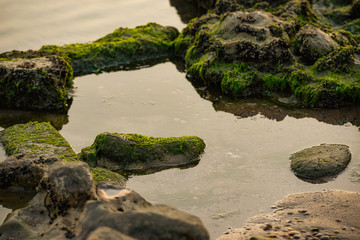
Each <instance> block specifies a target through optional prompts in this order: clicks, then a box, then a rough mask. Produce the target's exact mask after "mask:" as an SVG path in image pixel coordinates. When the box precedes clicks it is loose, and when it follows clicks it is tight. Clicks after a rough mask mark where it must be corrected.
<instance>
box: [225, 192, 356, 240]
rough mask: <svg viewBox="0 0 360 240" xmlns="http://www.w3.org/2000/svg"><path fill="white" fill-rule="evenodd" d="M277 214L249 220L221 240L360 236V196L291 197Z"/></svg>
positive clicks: (279, 206)
mask: <svg viewBox="0 0 360 240" xmlns="http://www.w3.org/2000/svg"><path fill="white" fill-rule="evenodd" d="M276 207H277V209H276V210H275V212H274V213H271V214H267V215H259V216H256V217H253V218H250V219H249V220H248V223H247V224H246V225H245V226H244V227H243V228H239V229H233V230H230V231H229V232H227V233H226V234H225V235H223V236H221V237H220V238H219V240H232V239H237V240H238V239H244V240H245V239H254V240H255V239H259V240H260V239H274V238H275V239H342V240H353V239H357V238H358V237H359V236H360V228H359V221H358V220H359V215H360V194H359V193H354V192H347V191H336V190H335V191H328V192H315V193H301V194H291V195H289V196H287V197H286V198H285V199H284V200H282V201H279V202H278V203H277V206H276Z"/></svg>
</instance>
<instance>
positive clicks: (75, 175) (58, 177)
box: [48, 161, 96, 211]
mask: <svg viewBox="0 0 360 240" xmlns="http://www.w3.org/2000/svg"><path fill="white" fill-rule="evenodd" d="M48 189H49V191H50V198H51V199H52V201H53V202H56V204H57V205H58V207H59V208H60V206H61V207H63V208H70V207H72V208H74V207H77V208H79V207H80V208H81V207H83V205H84V204H85V202H86V201H87V200H90V199H95V198H96V197H95V185H94V181H93V178H92V173H91V170H90V168H89V166H88V165H87V164H86V163H84V162H79V161H77V162H57V163H55V164H53V165H52V166H51V168H50V171H49V185H48ZM63 210H64V211H66V210H67V209H63Z"/></svg>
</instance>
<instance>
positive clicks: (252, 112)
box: [191, 82, 360, 126]
mask: <svg viewBox="0 0 360 240" xmlns="http://www.w3.org/2000/svg"><path fill="white" fill-rule="evenodd" d="M191 83H192V85H193V86H194V88H195V89H196V91H197V93H198V94H199V95H200V96H201V97H202V98H204V99H206V100H209V101H211V102H212V103H213V107H214V109H215V110H216V111H223V112H228V113H231V114H234V115H235V116H237V117H239V118H248V117H253V116H256V115H257V114H261V115H263V116H265V117H266V118H268V119H271V120H276V121H283V120H284V119H285V118H286V117H287V116H289V117H294V118H297V119H300V118H314V119H316V120H318V121H320V122H324V123H328V124H333V125H344V124H352V125H355V126H360V105H357V106H347V107H342V108H338V109H321V108H317V109H310V108H304V107H302V106H300V105H299V104H298V103H297V102H296V99H295V97H294V96H287V95H284V96H282V95H276V94H275V95H274V96H273V97H269V98H262V99H261V98H260V99H259V98H257V99H255V98H244V99H236V100H235V99H231V98H229V97H224V96H221V92H219V90H218V89H215V88H212V87H205V86H202V85H201V83H198V82H191Z"/></svg>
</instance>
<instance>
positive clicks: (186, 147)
mask: <svg viewBox="0 0 360 240" xmlns="http://www.w3.org/2000/svg"><path fill="white" fill-rule="evenodd" d="M204 148H205V143H204V141H203V140H201V139H200V138H198V137H171V138H160V137H157V138H155V137H146V136H142V135H139V134H123V133H102V134H99V135H98V136H97V137H96V139H95V141H94V144H93V145H92V146H90V147H87V148H84V149H83V150H82V151H81V158H82V159H83V160H84V161H85V162H88V163H89V164H90V165H91V166H100V167H104V168H107V169H110V170H117V171H124V172H136V173H151V172H154V171H157V170H163V169H166V168H171V167H185V166H189V165H194V164H197V163H198V161H199V157H200V155H201V154H202V153H203V152H204Z"/></svg>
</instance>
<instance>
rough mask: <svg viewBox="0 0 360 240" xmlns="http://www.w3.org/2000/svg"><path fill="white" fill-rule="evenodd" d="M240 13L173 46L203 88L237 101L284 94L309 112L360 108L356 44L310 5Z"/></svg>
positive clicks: (201, 24)
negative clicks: (352, 106) (351, 107)
mask: <svg viewBox="0 0 360 240" xmlns="http://www.w3.org/2000/svg"><path fill="white" fill-rule="evenodd" d="M221 3H222V2H221V1H219V2H218V6H219V7H220V6H221ZM223 3H224V4H225V3H227V1H224V2H223ZM225 5H226V4H225ZM230 5H231V4H230ZM230 5H229V6H230ZM258 6H260V5H258ZM233 10H234V9H233V8H232V7H231V8H230V9H227V8H224V10H221V11H220V9H218V12H217V13H219V14H220V15H217V14H214V13H209V14H207V15H204V16H202V17H200V18H198V19H194V20H193V21H191V22H190V23H189V24H188V26H187V27H186V28H185V29H183V31H182V32H181V33H180V35H179V37H178V38H177V39H176V40H175V41H173V43H172V47H173V50H174V53H175V54H176V55H178V56H180V57H182V58H183V59H184V60H185V65H186V69H187V78H188V79H189V80H190V81H191V82H192V83H193V85H194V86H195V87H196V88H200V87H204V86H206V87H207V88H208V89H214V92H216V93H217V94H219V93H221V94H223V95H229V96H231V97H234V98H243V97H249V96H250V97H259V96H269V95H276V94H277V93H278V92H285V93H287V94H289V95H294V96H295V98H296V100H297V102H298V103H299V104H300V105H302V106H305V107H309V108H314V107H320V108H339V107H342V106H346V105H354V104H357V103H359V102H360V94H359V91H360V86H359V84H358V81H359V79H360V78H359V77H358V76H360V57H359V56H360V54H359V52H360V50H359V48H358V46H357V45H358V44H357V43H356V41H355V37H354V36H353V35H351V33H349V32H346V31H343V30H339V31H334V30H330V29H329V28H327V25H326V24H325V23H324V22H323V21H322V20H323V19H322V18H321V16H320V15H317V14H316V13H315V12H314V11H312V9H311V4H310V2H309V1H307V0H293V1H289V2H287V3H284V4H282V5H281V6H279V7H277V8H276V10H274V11H272V13H274V14H275V15H276V16H275V15H273V14H271V13H269V12H265V11H263V10H254V9H251V10H248V11H247V10H246V9H245V10H244V11H235V12H229V11H233ZM213 12H216V9H215V10H214V11H213ZM339 47H341V48H340V49H339ZM350 49H351V50H350ZM346 56H347V57H346ZM316 61H319V62H316ZM339 62H340V64H338V63H339ZM349 63H350V64H349Z"/></svg>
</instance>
